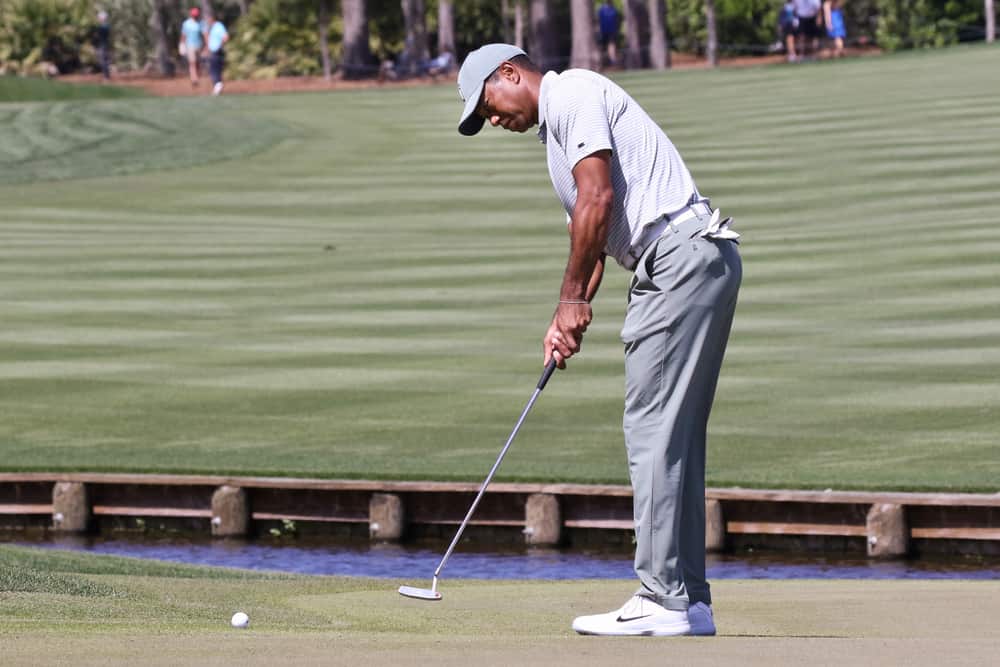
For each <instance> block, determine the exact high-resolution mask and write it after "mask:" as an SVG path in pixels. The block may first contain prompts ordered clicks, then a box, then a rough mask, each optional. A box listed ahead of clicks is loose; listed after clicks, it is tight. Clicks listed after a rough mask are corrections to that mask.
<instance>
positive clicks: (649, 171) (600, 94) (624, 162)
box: [538, 69, 697, 270]
mask: <svg viewBox="0 0 1000 667" xmlns="http://www.w3.org/2000/svg"><path fill="white" fill-rule="evenodd" d="M538 123H539V128H538V138H539V139H540V140H541V141H542V143H543V144H545V152H546V156H547V159H548V165H549V176H550V177H551V178H552V185H553V186H554V187H555V190H556V194H557V195H558V197H559V199H560V201H562V204H563V207H564V208H565V209H566V213H567V215H570V216H571V215H572V213H573V206H574V205H575V204H576V182H575V181H574V180H573V167H575V166H576V163H577V162H579V161H580V160H582V159H583V158H585V157H587V156H588V155H592V154H593V153H595V152H597V151H601V150H610V151H611V185H612V187H613V188H614V191H615V196H614V205H613V208H612V211H611V220H610V223H611V224H610V228H609V230H608V241H607V245H606V246H605V248H604V251H605V252H606V253H607V254H608V255H609V256H611V257H614V258H615V260H617V262H618V263H619V264H621V265H622V266H624V267H625V268H627V269H629V270H631V269H632V268H633V263H634V261H635V260H634V259H633V258H631V257H629V250H630V249H631V248H632V247H633V246H634V245H636V244H637V243H638V241H639V240H640V238H641V237H642V233H643V230H644V228H645V227H646V226H648V225H651V224H654V223H655V222H656V221H657V220H658V219H659V218H661V217H662V216H664V215H671V214H673V213H676V212H677V211H680V210H681V209H683V208H685V207H686V206H687V205H688V203H689V201H690V200H691V198H692V196H695V195H697V189H696V188H695V184H694V180H692V178H691V174H690V172H688V169H687V167H686V166H684V161H683V160H682V159H681V156H680V154H679V153H678V152H677V149H676V148H674V145H673V144H672V143H670V139H668V138H667V135H666V134H664V132H663V130H661V129H660V126H659V125H657V124H656V123H654V122H653V120H652V119H651V118H650V117H649V116H648V115H647V114H646V112H645V111H643V109H642V107H640V106H639V104H638V103H637V102H636V101H635V100H633V99H632V97H631V96H629V94H628V93H626V92H625V91H624V90H622V89H621V88H620V87H619V86H618V85H617V84H615V83H614V82H612V81H611V80H610V79H608V78H606V77H603V76H601V75H600V74H597V73H595V72H591V71H589V70H583V69H571V70H566V71H565V72H563V73H561V74H556V73H555V72H549V73H547V74H546V75H545V76H544V77H543V78H542V85H541V90H540V91H539V95H538ZM569 222H572V221H569Z"/></svg>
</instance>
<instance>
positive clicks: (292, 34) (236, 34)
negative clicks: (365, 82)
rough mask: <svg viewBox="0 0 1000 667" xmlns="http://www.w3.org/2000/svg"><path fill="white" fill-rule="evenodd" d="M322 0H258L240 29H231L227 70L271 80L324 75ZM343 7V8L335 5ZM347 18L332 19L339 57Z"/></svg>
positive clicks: (332, 46) (333, 56)
mask: <svg viewBox="0 0 1000 667" xmlns="http://www.w3.org/2000/svg"><path fill="white" fill-rule="evenodd" d="M318 5H319V3H318V2H315V1H313V2H302V1H301V0H256V2H254V3H253V4H252V5H250V11H249V12H247V14H246V16H243V17H242V18H241V19H240V20H239V21H238V25H237V26H236V27H230V29H229V34H230V40H229V44H227V45H226V60H227V65H226V70H227V72H228V73H229V75H231V76H234V77H236V78H251V79H270V78H274V77H278V76H289V75H317V74H320V73H322V71H323V65H322V62H321V61H320V50H319V20H318ZM335 9H339V7H337V8H335ZM342 35H343V21H342V20H341V17H340V14H339V12H338V11H335V12H333V13H332V15H331V20H330V57H331V59H332V60H333V62H334V63H336V62H338V61H339V60H340V54H341V49H340V46H341V38H342Z"/></svg>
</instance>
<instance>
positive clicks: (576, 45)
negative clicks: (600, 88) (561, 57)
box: [569, 0, 601, 70]
mask: <svg viewBox="0 0 1000 667" xmlns="http://www.w3.org/2000/svg"><path fill="white" fill-rule="evenodd" d="M569 12H570V18H571V20H572V25H573V48H572V50H571V51H570V54H569V66H570V67H582V68H584V69H592V70H596V69H598V68H600V66H601V56H600V52H599V51H598V50H597V41H596V40H595V39H594V3H593V2H591V0H570V5H569Z"/></svg>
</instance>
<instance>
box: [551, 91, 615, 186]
mask: <svg viewBox="0 0 1000 667" xmlns="http://www.w3.org/2000/svg"><path fill="white" fill-rule="evenodd" d="M548 104H549V111H550V113H548V114H546V115H547V116H548V118H547V119H546V122H547V123H549V124H550V128H549V132H551V133H552V135H553V137H554V138H555V140H556V142H557V143H558V144H559V147H560V148H562V151H563V153H565V154H566V159H567V160H568V162H569V166H570V169H573V168H574V167H576V164H577V163H578V162H579V161H580V160H582V159H583V158H585V157H587V156H588V155H593V154H594V153H596V152H598V151H604V150H613V146H612V143H611V125H610V123H609V121H608V111H607V109H606V107H605V103H604V94H603V93H602V91H601V90H600V88H598V87H597V86H594V85H593V84H591V83H590V82H588V81H581V80H579V79H576V80H573V79H568V80H566V81H560V82H559V86H558V87H557V88H555V89H554V90H552V91H551V93H550V97H549V102H548Z"/></svg>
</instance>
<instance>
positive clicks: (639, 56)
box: [623, 0, 649, 69]
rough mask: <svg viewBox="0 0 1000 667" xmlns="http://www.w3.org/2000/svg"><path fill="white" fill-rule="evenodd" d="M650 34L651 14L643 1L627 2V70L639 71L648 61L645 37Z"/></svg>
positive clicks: (625, 54) (627, 0) (625, 57)
mask: <svg viewBox="0 0 1000 667" xmlns="http://www.w3.org/2000/svg"><path fill="white" fill-rule="evenodd" d="M648 34H649V14H647V13H646V8H645V7H643V5H642V0H625V53H624V54H623V55H624V64H625V68H626V69H638V68H640V67H643V66H644V65H645V64H646V63H647V62H648V61H647V59H646V58H644V57H643V48H642V45H643V43H644V41H645V40H644V39H643V37H644V36H645V35H648Z"/></svg>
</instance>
